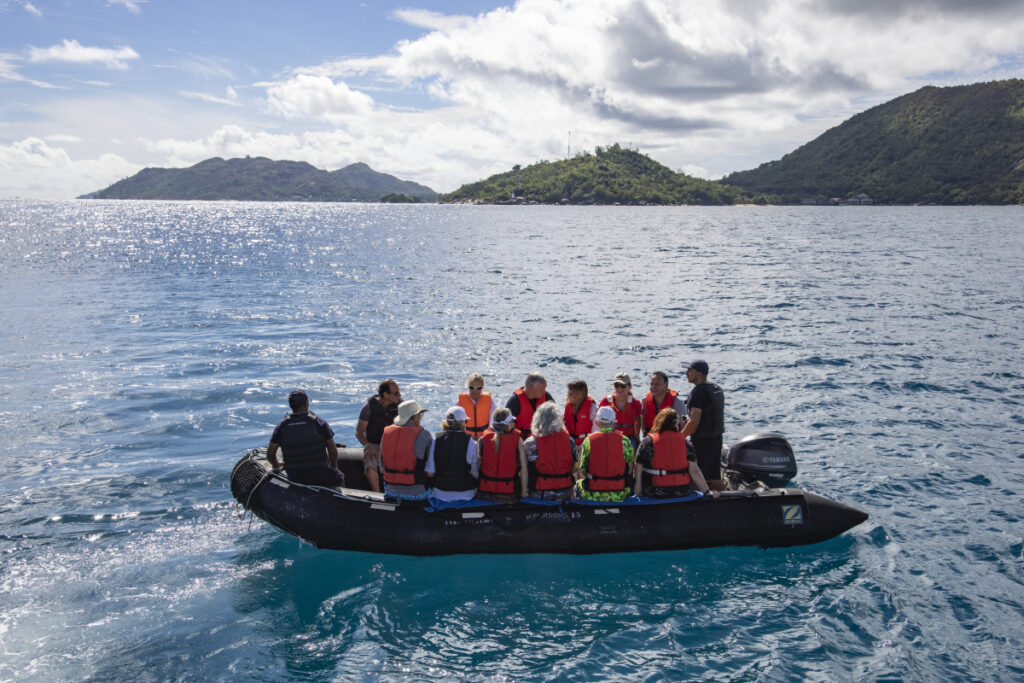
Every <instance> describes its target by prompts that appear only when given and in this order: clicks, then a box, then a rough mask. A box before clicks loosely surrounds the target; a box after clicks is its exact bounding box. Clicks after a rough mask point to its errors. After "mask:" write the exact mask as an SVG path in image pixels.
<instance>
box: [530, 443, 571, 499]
mask: <svg viewBox="0 0 1024 683" xmlns="http://www.w3.org/2000/svg"><path fill="white" fill-rule="evenodd" d="M533 438H534V440H535V441H536V443H537V484H536V487H537V490H539V491H550V490H553V489H567V488H569V487H570V486H572V464H573V462H572V437H570V436H569V432H567V431H565V430H564V429H563V430H561V431H558V432H555V433H554V434H548V435H547V436H534V437H533Z"/></svg>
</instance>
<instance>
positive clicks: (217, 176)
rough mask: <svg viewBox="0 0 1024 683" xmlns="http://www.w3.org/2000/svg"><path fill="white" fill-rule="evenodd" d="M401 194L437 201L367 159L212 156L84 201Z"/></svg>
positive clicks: (153, 172) (150, 171)
mask: <svg viewBox="0 0 1024 683" xmlns="http://www.w3.org/2000/svg"><path fill="white" fill-rule="evenodd" d="M401 195H406V196H408V197H410V198H412V199H415V200H419V201H427V202H433V201H436V199H437V193H436V192H434V190H432V189H430V188H429V187H427V186H425V185H420V184H419V183H415V182H412V181H410V180H401V179H399V178H396V177H395V176H393V175H389V174H387V173H380V172H378V171H374V170H373V169H372V168H370V166H368V165H367V164H365V163H363V162H356V163H353V164H349V165H348V166H345V167H343V168H340V169H337V170H335V171H324V170H321V169H318V168H316V167H315V166H313V165H312V164H309V163H307V162H305V161H287V160H280V161H274V160H272V159H268V158H267V157H244V158H234V159H223V158H221V157H212V158H210V159H205V160H203V161H200V162H199V163H197V164H194V165H192V166H189V167H187V168H154V167H151V168H144V169H142V170H141V171H139V172H138V173H136V174H135V175H133V176H131V177H129V178H125V179H123V180H120V181H118V182H116V183H114V184H113V185H110V186H109V187H106V188H104V189H102V190H98V191H96V192H92V193H89V194H87V195H83V196H82V197H80V199H166V200H195V201H216V200H239V201H320V202H376V201H380V200H381V198H382V197H385V196H401Z"/></svg>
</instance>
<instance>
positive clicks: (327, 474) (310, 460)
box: [267, 389, 345, 486]
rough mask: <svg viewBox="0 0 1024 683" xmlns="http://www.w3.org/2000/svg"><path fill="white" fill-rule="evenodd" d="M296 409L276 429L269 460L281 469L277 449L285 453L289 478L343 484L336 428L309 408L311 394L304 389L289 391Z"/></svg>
mask: <svg viewBox="0 0 1024 683" xmlns="http://www.w3.org/2000/svg"><path fill="white" fill-rule="evenodd" d="M288 405H289V406H290V407H291V409H292V412H291V413H289V414H288V416H287V417H285V418H284V419H283V420H281V422H280V424H278V425H277V427H276V428H275V429H274V433H273V434H272V435H271V437H270V445H269V446H267V460H268V461H269V462H270V464H271V466H272V467H274V468H275V469H277V468H278V467H280V466H281V465H280V463H279V462H278V460H277V451H278V449H281V451H282V455H283V456H284V470H285V473H286V474H287V475H288V478H289V479H291V480H292V481H294V482H296V483H299V484H314V485H316V486H342V485H343V484H344V483H345V477H344V475H342V473H341V471H339V470H338V447H337V446H335V445H334V431H333V430H332V429H331V426H330V425H329V424H327V423H326V422H325V421H324V420H323V418H320V417H317V416H316V415H314V414H313V413H311V412H309V397H308V396H307V395H306V392H305V391H303V390H302V389H296V390H294V391H293V392H291V393H290V394H288Z"/></svg>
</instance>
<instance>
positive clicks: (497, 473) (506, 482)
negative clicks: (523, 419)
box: [478, 429, 519, 493]
mask: <svg viewBox="0 0 1024 683" xmlns="http://www.w3.org/2000/svg"><path fill="white" fill-rule="evenodd" d="M518 468H519V430H517V429H513V430H512V431H510V432H508V433H506V434H502V435H501V447H500V450H498V452H497V453H495V451H494V431H493V430H491V429H488V430H487V431H486V432H484V435H483V438H481V439H480V485H479V487H478V490H480V491H487V492H488V493H515V490H516V485H515V482H516V470H517V469H518Z"/></svg>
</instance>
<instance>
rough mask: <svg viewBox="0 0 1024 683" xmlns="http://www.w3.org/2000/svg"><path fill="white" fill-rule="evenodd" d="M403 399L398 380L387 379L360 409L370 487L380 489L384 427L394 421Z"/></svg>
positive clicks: (360, 435)
mask: <svg viewBox="0 0 1024 683" xmlns="http://www.w3.org/2000/svg"><path fill="white" fill-rule="evenodd" d="M401 402H402V393H401V392H400V391H399V390H398V382H396V381H395V380H393V379H386V380H384V381H382V382H381V383H380V385H378V386H377V395H376V396H371V397H370V398H368V399H366V405H364V406H363V409H362V410H360V411H359V421H358V422H356V439H358V440H359V443H361V444H363V472H364V473H365V474H366V479H367V481H369V482H370V489H372V490H374V491H378V492H379V491H380V479H379V478H378V476H377V471H378V470H379V469H380V440H381V438H382V437H383V436H384V428H385V427H387V426H388V425H390V424H392V423H393V422H394V420H395V416H396V415H398V404H399V403H401Z"/></svg>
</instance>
